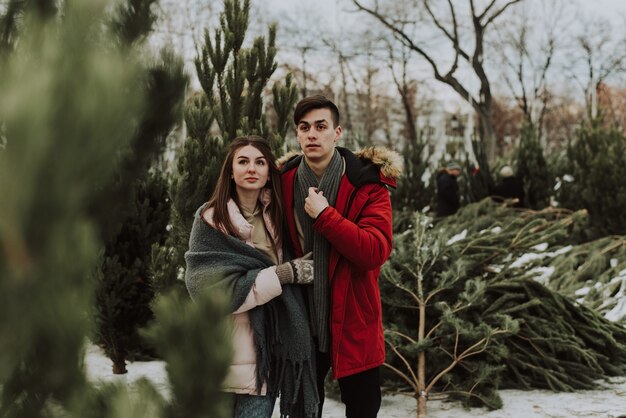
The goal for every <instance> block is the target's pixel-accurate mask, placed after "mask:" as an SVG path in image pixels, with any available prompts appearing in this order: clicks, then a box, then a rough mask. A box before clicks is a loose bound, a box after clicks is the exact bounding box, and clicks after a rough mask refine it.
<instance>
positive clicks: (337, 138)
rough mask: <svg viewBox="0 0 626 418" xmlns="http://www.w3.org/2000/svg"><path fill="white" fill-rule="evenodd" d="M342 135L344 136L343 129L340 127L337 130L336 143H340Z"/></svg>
mask: <svg viewBox="0 0 626 418" xmlns="http://www.w3.org/2000/svg"><path fill="white" fill-rule="evenodd" d="M341 135H343V128H342V127H341V125H338V126H337V127H336V128H335V141H339V140H340V139H341Z"/></svg>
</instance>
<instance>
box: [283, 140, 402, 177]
mask: <svg viewBox="0 0 626 418" xmlns="http://www.w3.org/2000/svg"><path fill="white" fill-rule="evenodd" d="M299 155H302V151H295V150H291V151H288V152H287V153H286V154H285V155H283V156H282V157H280V158H279V159H278V160H276V164H277V165H278V167H279V168H282V167H283V166H284V165H285V164H286V163H287V162H288V161H291V160H292V159H294V158H295V157H297V156H299ZM354 155H355V156H356V157H357V158H359V159H360V160H367V161H369V162H370V163H372V164H374V165H375V166H376V167H378V169H379V170H380V173H381V174H382V175H383V176H385V177H388V178H394V179H397V178H398V177H400V176H401V175H402V170H403V161H402V157H401V156H400V154H398V153H397V152H395V151H392V150H390V149H387V148H383V147H365V148H363V149H361V150H358V151H355V152H354Z"/></svg>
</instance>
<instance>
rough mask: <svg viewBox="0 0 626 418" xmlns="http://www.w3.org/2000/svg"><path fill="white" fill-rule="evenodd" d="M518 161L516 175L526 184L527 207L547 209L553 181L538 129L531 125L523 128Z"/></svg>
mask: <svg viewBox="0 0 626 418" xmlns="http://www.w3.org/2000/svg"><path fill="white" fill-rule="evenodd" d="M516 160H517V164H516V165H517V170H516V172H517V174H516V175H517V178H518V179H520V180H521V181H522V182H523V183H524V195H525V201H526V205H527V206H528V207H529V208H532V209H543V208H545V207H547V206H548V205H549V204H550V193H551V191H552V186H553V181H552V179H551V173H550V171H549V170H548V164H547V162H546V159H545V157H544V155H543V148H542V146H541V143H540V141H539V137H538V136H537V128H536V127H535V126H534V125H532V124H530V123H526V124H525V125H524V126H522V131H521V137H520V144H519V147H518V149H517V155H516Z"/></svg>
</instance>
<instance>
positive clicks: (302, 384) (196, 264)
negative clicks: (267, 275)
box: [185, 206, 319, 418]
mask: <svg viewBox="0 0 626 418" xmlns="http://www.w3.org/2000/svg"><path fill="white" fill-rule="evenodd" d="M204 208H205V206H202V207H200V209H198V211H197V212H196V215H195V219H194V222H193V227H192V229H191V236H190V238H189V251H187V252H186V253H185V261H186V263H187V269H186V271H185V284H186V285H187V289H188V291H189V294H190V295H191V297H192V298H194V297H196V296H199V295H200V294H201V293H202V292H206V291H215V290H217V289H221V290H225V291H227V292H228V294H230V295H231V296H232V299H231V304H230V309H231V310H232V311H235V310H236V309H237V308H239V306H241V304H242V303H243V302H244V301H245V299H246V296H247V295H248V293H249V292H250V290H251V289H252V286H253V285H254V282H255V280H256V277H257V275H258V273H259V271H261V270H262V269H264V268H267V267H270V266H272V265H273V263H272V261H271V260H270V259H269V258H268V257H267V256H266V255H265V254H263V253H262V252H260V251H259V250H257V249H255V248H253V247H251V246H249V245H247V244H246V243H244V242H243V241H241V240H239V239H238V238H235V237H232V236H229V235H225V234H223V233H221V232H219V231H217V230H216V229H214V228H211V227H210V226H209V225H207V224H206V223H205V222H204V221H203V220H202V219H201V213H202V211H203V210H204ZM248 313H249V316H250V323H251V325H252V329H253V333H254V343H255V346H256V353H257V382H256V383H257V390H259V391H260V389H261V387H262V386H263V382H265V381H267V383H268V389H269V391H270V393H271V394H272V396H276V395H277V394H280V414H281V418H282V417H293V418H314V417H316V415H317V407H318V403H319V398H318V394H317V386H316V379H315V372H314V370H315V356H314V348H313V344H312V339H311V335H310V332H309V324H308V319H307V313H306V308H305V303H304V298H303V296H302V293H301V289H300V287H299V286H298V285H285V286H283V291H282V294H281V295H280V296H278V297H276V298H274V299H272V300H271V301H269V302H268V303H266V304H264V305H262V306H257V307H256V308H254V309H252V310H250V311H248Z"/></svg>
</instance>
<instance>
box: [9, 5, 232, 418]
mask: <svg viewBox="0 0 626 418" xmlns="http://www.w3.org/2000/svg"><path fill="white" fill-rule="evenodd" d="M39 3H44V2H39ZM27 6H28V7H30V6H29V5H27ZM64 6H66V8H65V9H64V10H63V13H62V15H59V16H54V17H53V18H46V19H42V18H41V16H39V15H38V13H37V12H31V11H30V9H29V8H28V7H26V8H24V9H23V13H24V14H23V19H24V20H23V26H21V27H20V32H19V33H18V34H16V36H19V42H16V43H15V49H14V50H12V51H11V52H10V53H9V54H8V55H6V56H5V57H4V58H5V61H3V63H2V67H1V70H0V71H1V72H0V90H1V91H2V92H3V94H2V95H0V120H2V121H3V122H4V124H5V126H6V144H5V148H4V149H2V150H0V190H2V196H3V199H2V200H1V203H0V219H2V220H1V221H0V248H2V251H0V332H1V333H2V335H3V336H10V337H11V338H1V339H0V388H1V390H2V397H1V400H0V415H1V416H3V417H7V418H12V417H41V416H45V417H64V418H65V417H71V418H73V417H76V418H79V417H80V418H105V417H106V418H111V417H134V418H152V417H159V416H160V417H164V416H168V414H173V412H172V411H179V410H180V411H192V410H193V408H194V405H197V400H194V399H189V397H186V398H185V397H178V398H177V402H176V407H175V408H174V407H172V406H171V405H170V403H169V401H167V400H165V399H163V397H162V396H161V395H159V393H158V392H157V390H156V389H155V388H154V387H153V386H152V385H150V384H149V383H147V382H146V381H142V382H140V383H139V384H138V385H137V386H136V387H135V388H133V390H129V389H128V388H127V387H126V386H125V385H104V386H103V387H100V388H96V387H94V386H91V385H90V384H89V383H88V382H87V380H86V378H85V375H84V370H83V355H84V348H83V347H84V343H85V338H86V336H87V334H88V331H89V322H90V321H89V317H88V313H89V312H90V306H89V305H90V304H91V303H92V295H93V292H94V286H93V285H94V283H93V281H92V280H90V276H91V275H92V273H93V271H94V270H96V269H98V268H99V263H100V262H101V259H100V257H99V252H100V249H101V248H102V246H103V245H104V242H103V240H102V237H103V235H104V234H103V231H105V230H106V229H105V228H104V227H103V224H102V223H101V217H100V216H98V215H97V214H96V213H95V212H94V211H93V202H94V200H97V199H102V205H106V204H108V203H109V202H108V200H109V199H112V198H114V197H115V196H116V195H115V194H112V195H107V194H103V193H104V192H103V190H105V185H111V184H115V183H116V182H117V181H118V179H119V176H120V172H121V171H120V161H121V159H120V150H128V149H133V146H131V144H133V143H136V142H135V141H137V138H140V137H144V138H145V136H143V135H139V134H138V132H140V131H141V130H139V129H138V128H137V126H138V125H137V124H138V123H143V122H142V121H144V122H145V121H146V120H147V115H152V116H153V117H154V118H156V117H157V116H158V115H153V114H151V113H150V112H149V111H147V110H146V109H150V105H151V104H152V103H147V102H148V101H150V100H151V99H153V98H154V96H153V94H154V93H156V92H154V91H153V90H151V89H150V88H147V87H146V83H144V82H145V81H146V80H154V78H152V77H154V75H155V74H156V73H158V72H155V70H154V68H148V67H147V66H146V64H145V63H143V62H140V61H139V60H138V59H137V56H138V54H137V53H136V52H137V51H133V50H129V49H125V48H123V47H120V46H119V43H118V42H117V41H118V39H115V38H111V36H110V34H109V33H107V32H106V31H103V28H105V26H106V25H105V23H104V22H106V21H107V19H108V16H109V15H108V14H107V11H106V10H105V8H104V5H103V4H101V3H100V2H92V1H66V2H64ZM33 7H34V6H33ZM161 93H164V92H163V91H162V92H160V93H159V94H161ZM163 117H164V119H167V117H168V115H167V114H163ZM142 126H143V125H142ZM123 154H124V156H125V157H126V159H125V160H124V161H128V160H129V159H130V158H137V159H142V158H145V156H135V157H132V156H131V155H130V151H129V152H126V153H123ZM127 172H128V171H127ZM137 172H139V171H137ZM127 180H129V181H131V182H132V183H133V185H134V184H135V181H137V177H134V178H127ZM133 189H135V188H134V187H133ZM156 189H158V190H163V187H162V185H161V186H159V187H156ZM108 190H113V188H109V189H108ZM135 190H137V191H138V192H137V195H143V194H144V193H145V194H151V192H149V191H148V190H144V189H142V187H138V188H137V189H135ZM144 202H146V201H144ZM148 206H149V205H147V204H146V205H143V206H142V208H144V209H147V208H148ZM152 209H154V208H152ZM160 213H163V212H160ZM110 216H111V217H113V218H115V220H116V221H118V220H119V219H123V217H122V216H121V215H120V214H118V213H110ZM211 303H212V304H211V305H207V306H204V305H202V304H200V305H199V306H198V307H195V306H194V307H193V309H192V310H191V311H193V310H195V311H193V312H192V313H190V314H187V312H190V310H189V309H186V310H184V311H182V310H180V311H176V309H178V308H179V307H180V305H179V304H178V302H176V301H175V302H173V304H170V305H166V306H167V308H166V309H158V308H157V318H159V322H160V323H161V324H162V325H161V326H162V329H164V330H165V331H164V332H163V333H160V334H159V336H160V337H159V338H157V340H156V341H154V344H155V345H156V346H157V347H159V348H160V349H161V348H162V347H166V349H167V348H168V347H181V346H180V345H178V346H177V345H176V344H180V343H183V342H184V344H188V345H185V346H184V349H186V350H187V349H189V350H191V351H190V352H189V353H183V352H179V353H178V354H176V355H169V356H168V355H166V356H165V357H167V358H168V359H171V364H170V365H169V366H168V369H170V370H172V373H171V376H174V375H175V374H177V375H178V376H182V375H183V374H184V373H188V371H189V370H192V369H193V368H194V367H198V364H197V363H196V362H198V361H201V362H202V367H203V369H202V370H212V373H208V374H205V375H203V376H201V378H199V379H191V380H192V382H193V383H194V384H195V385H196V387H197V388H198V389H196V390H195V391H194V392H193V393H200V391H201V389H200V388H201V387H206V388H208V390H204V392H202V393H204V394H210V393H213V392H212V391H214V390H215V388H216V387H217V386H218V385H219V384H220V382H221V380H222V377H223V374H224V370H225V368H226V367H227V364H228V358H227V357H228V353H229V350H228V345H227V343H226V339H225V337H224V335H225V334H227V332H226V331H225V330H224V326H225V323H226V322H225V321H224V318H223V313H222V309H221V308H220V306H222V305H223V302H219V300H218V301H211ZM159 306H161V305H159ZM175 308H176V309H175ZM172 311H176V312H172ZM183 313H184V314H183ZM207 323H209V324H211V327H210V328H209V329H208V330H207V328H206V324H207ZM155 326H157V325H156V324H155ZM183 330H184V331H183ZM192 330H193V331H194V332H191V331H192ZM180 332H183V333H185V334H184V338H181V337H180V334H179V333H180ZM187 332H188V334H187ZM208 341H210V344H209V343H207V342H208ZM225 353H226V354H225ZM186 354H189V356H188V358H187V356H186ZM174 359H177V361H174ZM199 359H201V360H199ZM181 370H182V371H184V373H181V372H180V371H181ZM177 371H178V372H177ZM188 380H189V379H188ZM170 381H171V382H172V384H173V385H176V384H180V383H179V381H178V380H176V379H175V378H173V377H170ZM213 399H214V398H211V397H207V398H206V399H202V400H201V402H204V405H206V403H208V402H209V401H211V400H213ZM212 408H214V409H211V408H207V409H206V411H208V412H209V413H211V411H216V410H217V407H212ZM196 411H197V409H196ZM178 416H180V415H178ZM187 416H190V417H193V416H198V417H199V416H203V415H202V414H200V413H197V414H196V415H191V414H190V415H187ZM204 416H206V415H204ZM211 416H219V415H211Z"/></svg>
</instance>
